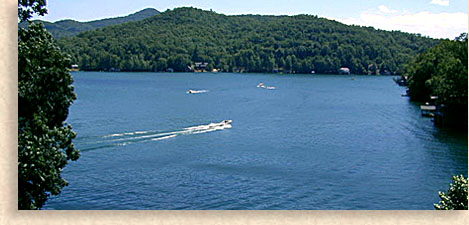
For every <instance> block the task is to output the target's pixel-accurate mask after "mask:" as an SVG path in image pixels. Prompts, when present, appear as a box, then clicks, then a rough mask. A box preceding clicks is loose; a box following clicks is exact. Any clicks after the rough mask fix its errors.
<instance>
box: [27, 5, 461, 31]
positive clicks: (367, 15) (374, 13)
mask: <svg viewBox="0 0 469 225" xmlns="http://www.w3.org/2000/svg"><path fill="white" fill-rule="evenodd" d="M181 6H193V7H197V8H201V9H206V10H209V9H213V10H214V11H216V12H218V13H223V14H228V15H237V14H262V15H296V14H311V15H318V16H320V17H326V18H329V19H334V20H338V21H340V22H343V23H346V24H357V25H364V26H373V27H375V28H380V29H384V30H402V31H405V32H411V33H421V34H423V35H426V36H431V37H436V38H454V37H455V36H457V35H458V34H459V33H462V32H467V30H468V25H467V24H468V17H467V11H468V2H467V0H393V1H389V0H359V1H358V0H349V1H346V0H330V1H327V0H322V1H318V0H289V1H285V0H283V1H280V0H270V1H269V0H219V1H216V0H198V1H189V0H159V1H158V0H131V1H129V0H49V1H47V8H48V10H49V14H48V15H46V16H44V17H42V18H40V19H43V20H47V21H57V20H61V19H74V20H78V21H90V20H96V19H102V18H109V17H116V16H124V15H128V14H130V13H133V12H136V11H139V10H141V9H144V8H155V9H157V10H159V11H165V10H167V9H173V8H176V7H181ZM35 19H39V17H35Z"/></svg>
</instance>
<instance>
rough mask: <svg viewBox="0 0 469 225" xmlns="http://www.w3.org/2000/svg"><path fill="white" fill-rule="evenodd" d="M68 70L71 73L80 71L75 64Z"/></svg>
mask: <svg viewBox="0 0 469 225" xmlns="http://www.w3.org/2000/svg"><path fill="white" fill-rule="evenodd" d="M70 69H71V70H72V71H78V70H80V69H79V68H78V65H77V64H73V65H72V66H71V67H70Z"/></svg>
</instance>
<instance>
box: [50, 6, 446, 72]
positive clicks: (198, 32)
mask: <svg viewBox="0 0 469 225" xmlns="http://www.w3.org/2000/svg"><path fill="white" fill-rule="evenodd" d="M438 42H439V40H434V39H430V38H425V37H421V36H420V35H414V34H408V33H403V32H398V31H393V32H388V31H382V30H376V29H374V28H371V27H360V26H347V25H344V24H341V23H339V22H336V21H332V20H328V19H324V18H318V17H317V16H310V15H297V16H260V15H241V16H226V15H223V14H218V13H215V12H209V11H203V10H200V9H195V8H177V9H174V10H168V11H166V12H164V13H161V14H159V15H156V16H153V17H150V18H147V19H144V20H141V21H138V22H129V23H125V24H121V25H116V26H108V27H103V28H101V29H97V30H94V31H89V32H84V33H80V34H78V35H77V36H74V37H71V38H65V39H60V40H59V41H58V43H59V45H60V46H61V47H62V48H63V49H64V50H65V51H66V52H67V53H69V54H70V55H71V56H72V60H73V63H76V64H78V65H79V66H80V68H81V69H82V70H107V69H110V68H119V69H121V70H123V71H140V70H145V71H154V70H158V71H164V70H166V69H167V67H172V68H173V69H174V70H175V71H184V70H185V69H187V66H190V65H193V64H194V63H195V62H207V63H208V67H209V68H218V69H222V71H225V72H235V71H244V72H272V70H273V69H276V70H280V71H284V72H287V71H289V72H292V73H310V72H311V71H312V70H315V72H316V73H337V72H338V69H339V68H340V67H348V68H350V70H351V72H352V73H355V74H368V73H372V74H376V73H381V74H400V73H402V72H403V71H402V69H403V64H404V63H405V62H407V61H408V60H410V58H411V57H413V56H414V55H416V54H418V53H421V52H423V51H424V50H426V49H428V48H430V47H432V46H435V45H436V44H437V43H438ZM188 60H189V61H188ZM370 65H376V68H375V69H373V70H372V69H370V68H372V67H370Z"/></svg>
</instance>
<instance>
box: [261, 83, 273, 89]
mask: <svg viewBox="0 0 469 225" xmlns="http://www.w3.org/2000/svg"><path fill="white" fill-rule="evenodd" d="M257 87H258V88H264V89H268V90H274V89H275V87H274V86H265V84H264V83H262V82H261V83H259V84H258V85H257Z"/></svg>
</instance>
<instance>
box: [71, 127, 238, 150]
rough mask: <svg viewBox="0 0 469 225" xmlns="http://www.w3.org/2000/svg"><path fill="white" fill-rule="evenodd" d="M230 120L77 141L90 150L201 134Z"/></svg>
mask: <svg viewBox="0 0 469 225" xmlns="http://www.w3.org/2000/svg"><path fill="white" fill-rule="evenodd" d="M231 123H232V121H231V120H223V121H222V122H219V123H209V124H205V125H199V126H192V127H186V128H183V129H180V130H175V131H169V132H161V131H155V130H148V131H135V132H123V133H115V134H109V135H104V136H99V137H83V138H82V139H80V140H79V142H77V144H78V147H79V149H80V150H81V151H90V150H95V149H101V148H108V147H114V146H125V145H128V144H134V143H140V142H149V141H160V140H165V139H170V138H175V137H177V136H180V135H191V134H203V133H208V132H213V131H217V130H224V129H229V128H231Z"/></svg>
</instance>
